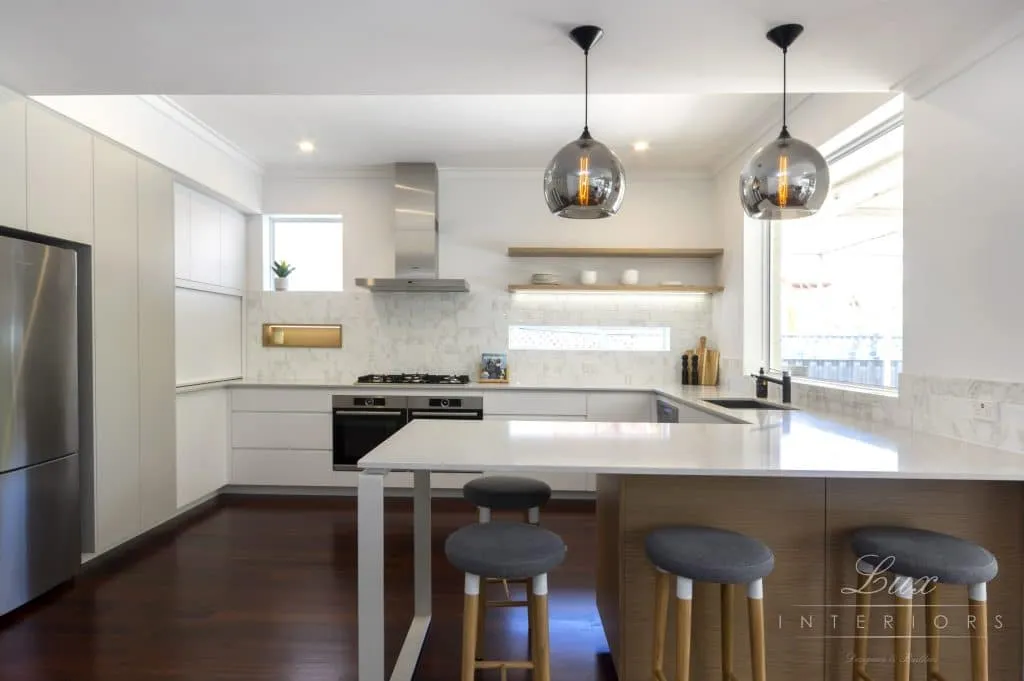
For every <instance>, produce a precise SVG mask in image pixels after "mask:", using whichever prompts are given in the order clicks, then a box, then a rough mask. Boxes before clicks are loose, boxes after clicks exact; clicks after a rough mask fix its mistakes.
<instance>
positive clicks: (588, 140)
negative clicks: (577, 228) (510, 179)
mask: <svg viewBox="0 0 1024 681" xmlns="http://www.w3.org/2000/svg"><path fill="white" fill-rule="evenodd" d="M625 192H626V172H625V170H624V169H623V167H622V162H621V161H620V160H619V157H618V156H616V155H615V152H613V151H612V150H611V149H609V148H608V147H606V146H605V145H603V144H601V143H600V142H598V141H597V140H595V139H594V138H592V137H591V136H590V133H589V132H587V131H584V132H583V135H581V136H580V138H579V139H577V140H573V141H572V142H569V143H568V144H566V145H565V146H564V147H562V148H561V149H560V150H559V152H558V153H557V154H555V157H554V158H553V159H552V160H551V163H550V164H549V165H548V168H547V170H546V171H545V172H544V199H545V201H547V204H548V209H549V210H550V211H551V212H552V213H554V214H555V215H558V216H559V217H563V218H574V219H578V220H590V219H596V218H607V217H611V216H612V215H615V213H617V212H618V210H619V206H621V205H622V197H623V195H624V194H625Z"/></svg>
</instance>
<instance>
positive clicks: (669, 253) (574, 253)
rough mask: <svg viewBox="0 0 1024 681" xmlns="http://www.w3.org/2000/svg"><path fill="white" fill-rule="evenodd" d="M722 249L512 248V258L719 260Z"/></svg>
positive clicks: (509, 253) (510, 249)
mask: <svg viewBox="0 0 1024 681" xmlns="http://www.w3.org/2000/svg"><path fill="white" fill-rule="evenodd" d="M724 252H725V250H724V249H721V248H560V247H546V246H510V247H509V249H508V257H510V258H685V259H698V258H717V257H720V256H721V255H722V254H723V253H724Z"/></svg>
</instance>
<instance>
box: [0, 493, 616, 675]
mask: <svg viewBox="0 0 1024 681" xmlns="http://www.w3.org/2000/svg"><path fill="white" fill-rule="evenodd" d="M433 513H434V515H433V527H434V532H433V584H434V601H433V608H434V619H433V623H432V624H431V627H430V633H429V635H428V637H427V642H426V645H425V647H424V650H423V655H422V657H421V658H420V664H419V667H418V668H417V673H416V677H415V678H416V679H417V681H435V680H436V681H442V680H444V681H450V680H451V679H454V678H457V677H458V665H459V646H460V643H461V614H462V597H461V594H462V575H461V574H459V573H458V572H457V571H456V570H455V569H454V568H452V567H451V566H450V565H449V564H448V562H447V560H446V559H445V556H444V540H445V538H446V537H447V535H448V534H449V533H451V532H452V531H454V530H455V529H457V528H458V527H460V526H462V525H464V524H467V523H471V522H474V521H475V514H474V509H472V508H470V507H469V506H467V505H466V504H465V503H463V502H461V501H458V500H435V501H434V505H433ZM541 522H542V524H543V525H544V526H546V527H548V528H550V529H552V530H553V531H555V532H557V533H559V534H560V535H562V537H563V538H564V539H565V541H566V543H567V544H568V546H569V552H568V557H567V559H566V562H565V564H564V565H563V566H562V567H561V568H560V569H558V570H557V571H556V572H554V573H552V576H551V578H550V588H551V594H550V598H551V664H552V668H551V671H552V678H553V679H554V680H555V681H558V679H566V680H567V681H568V680H570V679H571V680H572V681H609V680H614V679H615V678H616V677H615V673H614V671H613V669H612V666H611V662H610V660H609V656H608V654H607V651H608V646H607V643H606V641H605V636H604V632H603V630H602V628H601V622H600V620H599V618H598V615H597V609H596V606H595V603H594V593H595V575H594V565H595V560H596V558H595V556H596V551H597V548H596V536H595V532H596V521H595V516H594V504H593V502H558V501H555V502H552V504H551V506H550V508H545V510H544V511H543V513H542V514H541ZM386 542H387V543H386V550H385V563H386V567H385V588H386V608H387V624H386V629H387V633H386V650H387V655H388V668H389V669H390V667H391V665H392V664H393V663H394V659H395V657H396V656H397V654H398V650H399V648H400V646H401V643H402V639H403V637H404V635H405V630H406V627H407V626H408V622H409V618H410V617H411V612H412V584H413V573H412V562H411V556H412V503H411V501H410V500H399V499H395V500H388V501H387V503H386ZM355 550H356V514H355V500H354V499H351V498H338V497H332V498H323V497H317V498H301V499H296V498H267V497H256V498H246V497H240V496H228V497H223V498H222V500H221V503H220V505H219V507H218V508H217V509H216V510H214V511H213V512H212V513H210V514H208V515H206V516H205V517H203V518H201V519H199V520H197V521H196V522H194V523H191V524H187V525H185V526H184V527H182V528H180V529H179V530H177V531H176V532H175V533H174V534H173V535H172V536H170V537H162V538H159V539H156V540H154V541H152V542H147V543H146V545H145V546H143V547H140V548H139V549H138V550H137V551H135V552H133V554H132V555H131V556H129V557H128V558H127V559H123V560H118V561H116V562H114V561H112V562H111V564H110V565H107V566H102V567H99V568H96V569H92V570H87V571H85V572H84V573H83V574H82V575H80V576H79V577H78V578H77V579H76V580H75V582H74V583H73V584H72V585H70V586H65V587H61V588H58V589H57V590H55V591H53V592H51V593H50V594H48V595H47V596H45V597H43V598H42V599H41V600H40V601H37V602H36V603H33V604H31V605H29V606H27V607H25V608H22V609H21V610H19V611H16V612H15V613H12V614H10V615H7V616H5V617H3V618H0V680H2V681H65V680H66V681H147V680H154V681H155V680H157V679H159V680H160V681H179V680H180V681H185V680H187V681H216V680H221V679H223V680H228V679H230V680H234V681H237V680H242V679H244V680H246V681H263V680H266V681H271V680H273V681H339V679H344V680H349V679H351V680H352V681H356V597H357V593H356V554H355ZM499 589H500V587H499ZM495 597H497V594H496V595H495ZM486 653H487V655H488V656H489V657H516V658H518V657H523V658H525V656H526V609H525V608H514V609H501V610H495V611H491V612H489V613H488V619H487V648H486ZM479 678H481V679H484V680H486V679H490V678H494V679H495V680H497V678H498V673H497V672H487V673H484V674H482V675H480V677H479ZM509 678H510V679H513V680H516V681H518V680H519V679H528V678H529V675H528V673H527V672H524V671H510V672H509Z"/></svg>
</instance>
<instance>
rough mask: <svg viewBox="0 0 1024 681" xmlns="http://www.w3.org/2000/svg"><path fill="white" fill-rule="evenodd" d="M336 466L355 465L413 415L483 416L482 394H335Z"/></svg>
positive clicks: (416, 416) (414, 417) (425, 417)
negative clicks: (412, 395) (470, 395)
mask: <svg viewBox="0 0 1024 681" xmlns="http://www.w3.org/2000/svg"><path fill="white" fill-rule="evenodd" d="M331 406H332V408H333V411H334V438H333V443H334V470H336V471H344V470H353V469H355V468H356V463H357V462H358V461H359V459H361V458H362V457H364V456H365V455H367V454H369V453H370V451H371V450H372V449H373V448H374V447H376V446H377V445H379V444H380V443H382V442H384V440H387V439H388V438H389V437H391V436H392V435H394V434H395V433H397V432H398V431H399V430H400V429H401V428H402V427H403V426H404V425H405V424H406V423H408V422H409V421H412V420H414V419H450V420H451V419H466V420H474V421H479V420H480V419H482V418H483V417H484V399H483V398H482V397H432V396H426V395H424V396H416V397H407V396H403V395H377V396H368V395H334V396H332V397H331Z"/></svg>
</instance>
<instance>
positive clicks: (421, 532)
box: [412, 471, 431, 617]
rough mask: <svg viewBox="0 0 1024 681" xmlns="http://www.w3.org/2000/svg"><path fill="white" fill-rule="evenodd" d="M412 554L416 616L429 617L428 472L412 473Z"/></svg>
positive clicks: (429, 538) (429, 537)
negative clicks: (413, 560) (414, 575)
mask: <svg viewBox="0 0 1024 681" xmlns="http://www.w3.org/2000/svg"><path fill="white" fill-rule="evenodd" d="M412 511H413V521H412V522H413V527H412V540H413V554H414V556H415V566H414V570H415V571H416V572H415V574H416V578H415V579H416V581H415V594H416V610H415V613H416V616H417V617H419V616H423V615H426V616H427V617H430V600H431V591H430V549H431V545H430V542H431V536H430V535H431V532H430V471H416V472H415V473H413V504H412Z"/></svg>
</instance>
